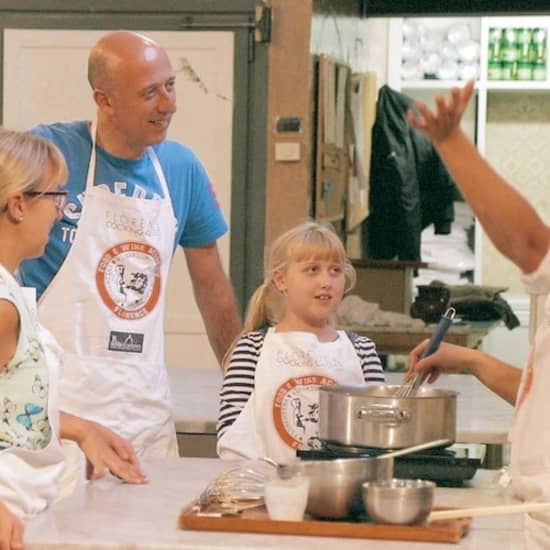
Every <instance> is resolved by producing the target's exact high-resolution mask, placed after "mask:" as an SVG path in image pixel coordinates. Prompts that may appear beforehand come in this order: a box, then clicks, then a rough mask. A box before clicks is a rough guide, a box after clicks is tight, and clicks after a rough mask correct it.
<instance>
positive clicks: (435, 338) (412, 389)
mask: <svg viewBox="0 0 550 550" xmlns="http://www.w3.org/2000/svg"><path fill="white" fill-rule="evenodd" d="M455 315H456V310H455V309H454V308H452V307H450V308H448V309H447V311H446V312H445V313H444V314H443V315H442V316H441V319H440V320H439V324H438V325H437V328H436V329H435V331H434V332H433V334H432V337H431V339H430V342H429V343H428V345H427V346H426V349H425V350H424V352H423V353H422V356H421V358H424V357H428V355H431V354H432V353H435V352H436V351H437V348H438V347H439V345H440V344H441V342H442V341H443V337H444V336H445V333H446V332H447V330H448V329H449V327H450V326H451V323H452V322H453V319H454V317H455ZM423 381H424V375H422V374H420V373H415V374H414V375H413V376H412V378H411V379H410V380H409V382H408V383H407V384H405V385H403V386H402V387H401V388H399V390H398V392H397V397H399V398H403V397H414V396H415V395H416V392H417V390H418V388H419V387H420V385H421V384H422V382H423Z"/></svg>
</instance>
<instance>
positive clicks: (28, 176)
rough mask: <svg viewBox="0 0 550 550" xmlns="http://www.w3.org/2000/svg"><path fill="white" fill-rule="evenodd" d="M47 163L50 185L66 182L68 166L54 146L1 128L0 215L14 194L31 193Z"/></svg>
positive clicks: (24, 133) (26, 133) (36, 137)
mask: <svg viewBox="0 0 550 550" xmlns="http://www.w3.org/2000/svg"><path fill="white" fill-rule="evenodd" d="M48 163H51V165H52V167H53V178H52V183H53V184H54V185H61V184H63V183H65V182H66V181H67V164H66V162H65V158H64V157H63V154H62V153H61V151H60V150H59V149H58V148H57V147H56V146H55V145H54V144H53V143H51V142H49V141H47V140H46V139H44V138H42V137H39V136H35V135H34V134H30V133H28V132H17V131H14V130H6V129H5V128H0V212H2V211H4V210H5V209H6V207H7V203H8V199H9V198H10V197H12V196H13V195H17V194H19V193H24V192H26V191H33V190H34V188H35V187H36V185H37V184H38V183H39V182H40V180H41V178H42V175H43V173H44V169H45V168H46V166H47V164H48Z"/></svg>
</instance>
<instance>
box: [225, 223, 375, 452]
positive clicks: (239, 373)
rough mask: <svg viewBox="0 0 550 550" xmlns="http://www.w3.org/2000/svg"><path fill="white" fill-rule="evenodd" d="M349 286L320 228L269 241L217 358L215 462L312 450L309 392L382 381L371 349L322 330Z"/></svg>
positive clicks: (313, 397)
mask: <svg viewBox="0 0 550 550" xmlns="http://www.w3.org/2000/svg"><path fill="white" fill-rule="evenodd" d="M354 282H355V272H354V269H353V267H352V265H351V263H350V262H349V261H348V260H347V259H346V254H345V250H344V247H343V246H342V243H341V241H340V239H339V238H338V236H337V235H336V234H335V233H333V232H332V231H331V230H330V229H328V228H326V227H324V226H321V225H319V224H316V223H312V222H308V223H305V224H302V225H300V226H298V227H296V228H294V229H291V230H290V231H288V232H286V233H285V234H284V235H282V236H281V237H279V238H278V239H277V240H276V241H275V242H274V243H273V245H272V247H271V251H270V253H269V255H268V258H267V262H266V269H265V280H264V282H263V284H262V285H261V286H260V287H259V288H258V289H257V290H256V292H255V293H254V295H253V296H252V299H251V301H250V304H249V309H248V313H247V318H246V320H245V324H244V330H243V333H242V335H241V337H240V338H239V339H238V340H237V342H236V344H235V345H234V347H233V349H232V350H230V352H229V353H228V355H227V356H226V359H225V365H224V367H226V369H225V378H224V383H223V387H222V390H221V404H220V415H219V421H218V447H217V450H218V454H219V455H220V457H221V458H239V457H241V458H258V457H269V458H271V459H273V460H275V461H277V462H279V463H285V462H288V461H289V460H291V459H292V458H294V457H295V456H296V450H297V449H315V448H319V446H320V440H319V427H318V423H319V391H318V389H319V386H323V385H331V384H362V383H365V382H366V383H383V382H384V373H383V371H382V366H381V363H380V359H379V357H378V355H377V353H376V350H375V346H374V343H373V342H372V341H371V340H369V339H368V338H365V337H360V336H357V335H348V334H346V332H344V331H341V330H335V329H334V328H333V326H332V323H331V318H332V315H333V313H334V312H335V310H336V308H337V307H338V305H339V304H340V302H341V300H342V296H343V294H344V291H345V290H349V289H350V288H351V287H352V286H353V284H354ZM346 283H347V285H346ZM352 340H353V341H352Z"/></svg>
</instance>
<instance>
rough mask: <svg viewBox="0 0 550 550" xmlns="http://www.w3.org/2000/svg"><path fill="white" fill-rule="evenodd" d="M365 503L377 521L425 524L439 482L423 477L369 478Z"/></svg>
mask: <svg viewBox="0 0 550 550" xmlns="http://www.w3.org/2000/svg"><path fill="white" fill-rule="evenodd" d="M362 492H363V503H364V505H365V510H366V511H367V514H368V516H369V517H370V519H372V520H373V521H374V522H376V523H402V524H412V523H424V522H425V521H426V519H427V518H428V516H429V514H430V512H431V510H432V506H433V501H434V493H435V483H434V482H433V481H424V480H422V479H391V480H387V481H384V480H380V481H367V482H366V483H363V485H362Z"/></svg>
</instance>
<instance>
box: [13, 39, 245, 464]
mask: <svg viewBox="0 0 550 550" xmlns="http://www.w3.org/2000/svg"><path fill="white" fill-rule="evenodd" d="M88 78H89V82H90V85H91V87H92V90H93V98H94V101H95V103H96V105H97V119H96V120H95V121H93V122H91V123H90V122H88V121H79V122H71V123H58V124H52V125H43V126H39V127H37V128H36V129H35V130H34V131H35V132H36V133H37V134H40V135H41V136H44V137H45V138H47V139H50V140H51V141H53V142H54V143H55V144H56V145H57V146H58V147H59V148H60V149H61V150H62V151H63V153H64V155H65V157H66V159H67V163H68V166H69V181H68V184H67V190H68V191H69V201H68V204H67V206H66V207H65V209H64V216H63V219H62V220H60V221H59V222H58V223H57V224H56V225H55V227H54V228H53V230H52V233H51V238H50V242H49V244H48V246H47V248H46V252H45V254H44V256H43V257H41V258H39V259H37V260H32V261H29V262H27V263H25V264H24V265H23V266H22V269H21V278H22V280H23V283H24V284H25V285H27V286H33V287H36V288H37V293H38V296H39V317H40V320H41V322H42V323H43V324H44V325H45V326H46V327H47V328H49V329H50V330H51V331H52V332H53V333H54V334H55V336H56V337H57V339H58V341H59V342H60V344H62V346H63V347H64V348H65V350H66V359H65V365H64V373H63V375H64V376H63V384H62V388H61V405H62V408H63V409H64V410H66V411H67V412H71V413H73V414H77V415H81V416H84V417H87V418H91V419H94V420H97V421H100V422H102V423H103V424H105V425H107V426H109V427H110V428H112V429H113V430H115V431H116V432H117V433H119V434H121V435H123V436H125V437H127V438H129V439H130V440H131V441H132V442H133V444H134V446H135V448H136V450H137V452H138V454H140V455H145V456H147V455H149V456H165V455H175V454H176V453H177V445H176V438H175V429H174V422H173V418H172V406H171V401H170V391H169V386H168V379H167V373H166V367H165V364H164V332H163V324H164V304H165V293H166V279H167V276H168V270H169V267H170V262H171V260H172V256H173V253H174V250H175V247H176V246H177V245H178V244H179V245H180V246H182V247H183V248H184V251H185V256H186V260H187V265H188V268H189V273H190V275H191V279H192V282H193V290H194V294H195V299H196V302H197V305H198V307H199V309H200V311H201V314H202V317H203V320H204V323H205V326H206V330H207V333H208V337H209V340H210V343H211V346H212V348H213V350H214V352H215V354H216V356H217V358H218V359H219V360H220V361H221V359H222V357H223V355H224V353H225V351H226V349H227V348H228V347H229V345H230V343H231V342H232V340H233V339H234V337H235V336H236V335H237V334H238V332H239V330H240V319H239V314H238V312H237V308H236V304H235V299H234V294H233V290H232V287H231V284H230V282H229V280H228V278H227V276H226V275H225V273H224V271H223V269H222V266H221V263H220V258H219V255H218V249H217V245H216V241H217V239H219V238H220V237H221V236H222V235H223V234H225V233H226V231H227V224H226V222H225V220H224V218H223V215H222V213H221V212H220V209H219V205H218V203H217V200H216V197H215V194H214V192H213V189H212V186H211V184H210V181H209V179H208V175H207V174H206V171H205V169H204V167H203V166H202V164H201V163H200V161H199V160H198V159H197V157H196V156H195V155H194V154H193V152H192V151H191V150H190V149H188V148H187V147H185V146H183V145H181V144H179V143H177V142H174V141H170V140H167V139H166V133H167V131H168V127H169V125H170V120H171V118H172V115H173V114H174V112H175V111H176V87H175V80H176V79H175V75H174V71H173V69H172V66H171V64H170V60H169V59H168V56H167V54H166V52H165V51H164V50H163V49H162V48H161V47H160V46H159V45H158V44H157V43H156V42H155V41H153V40H151V39H149V38H147V37H146V36H143V35H140V34H137V33H134V32H128V31H117V32H113V33H110V34H107V35H106V36H104V37H103V38H102V39H101V40H99V42H98V43H97V44H96V45H95V47H94V48H93V49H92V51H91V53H90V57H89V65H88Z"/></svg>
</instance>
